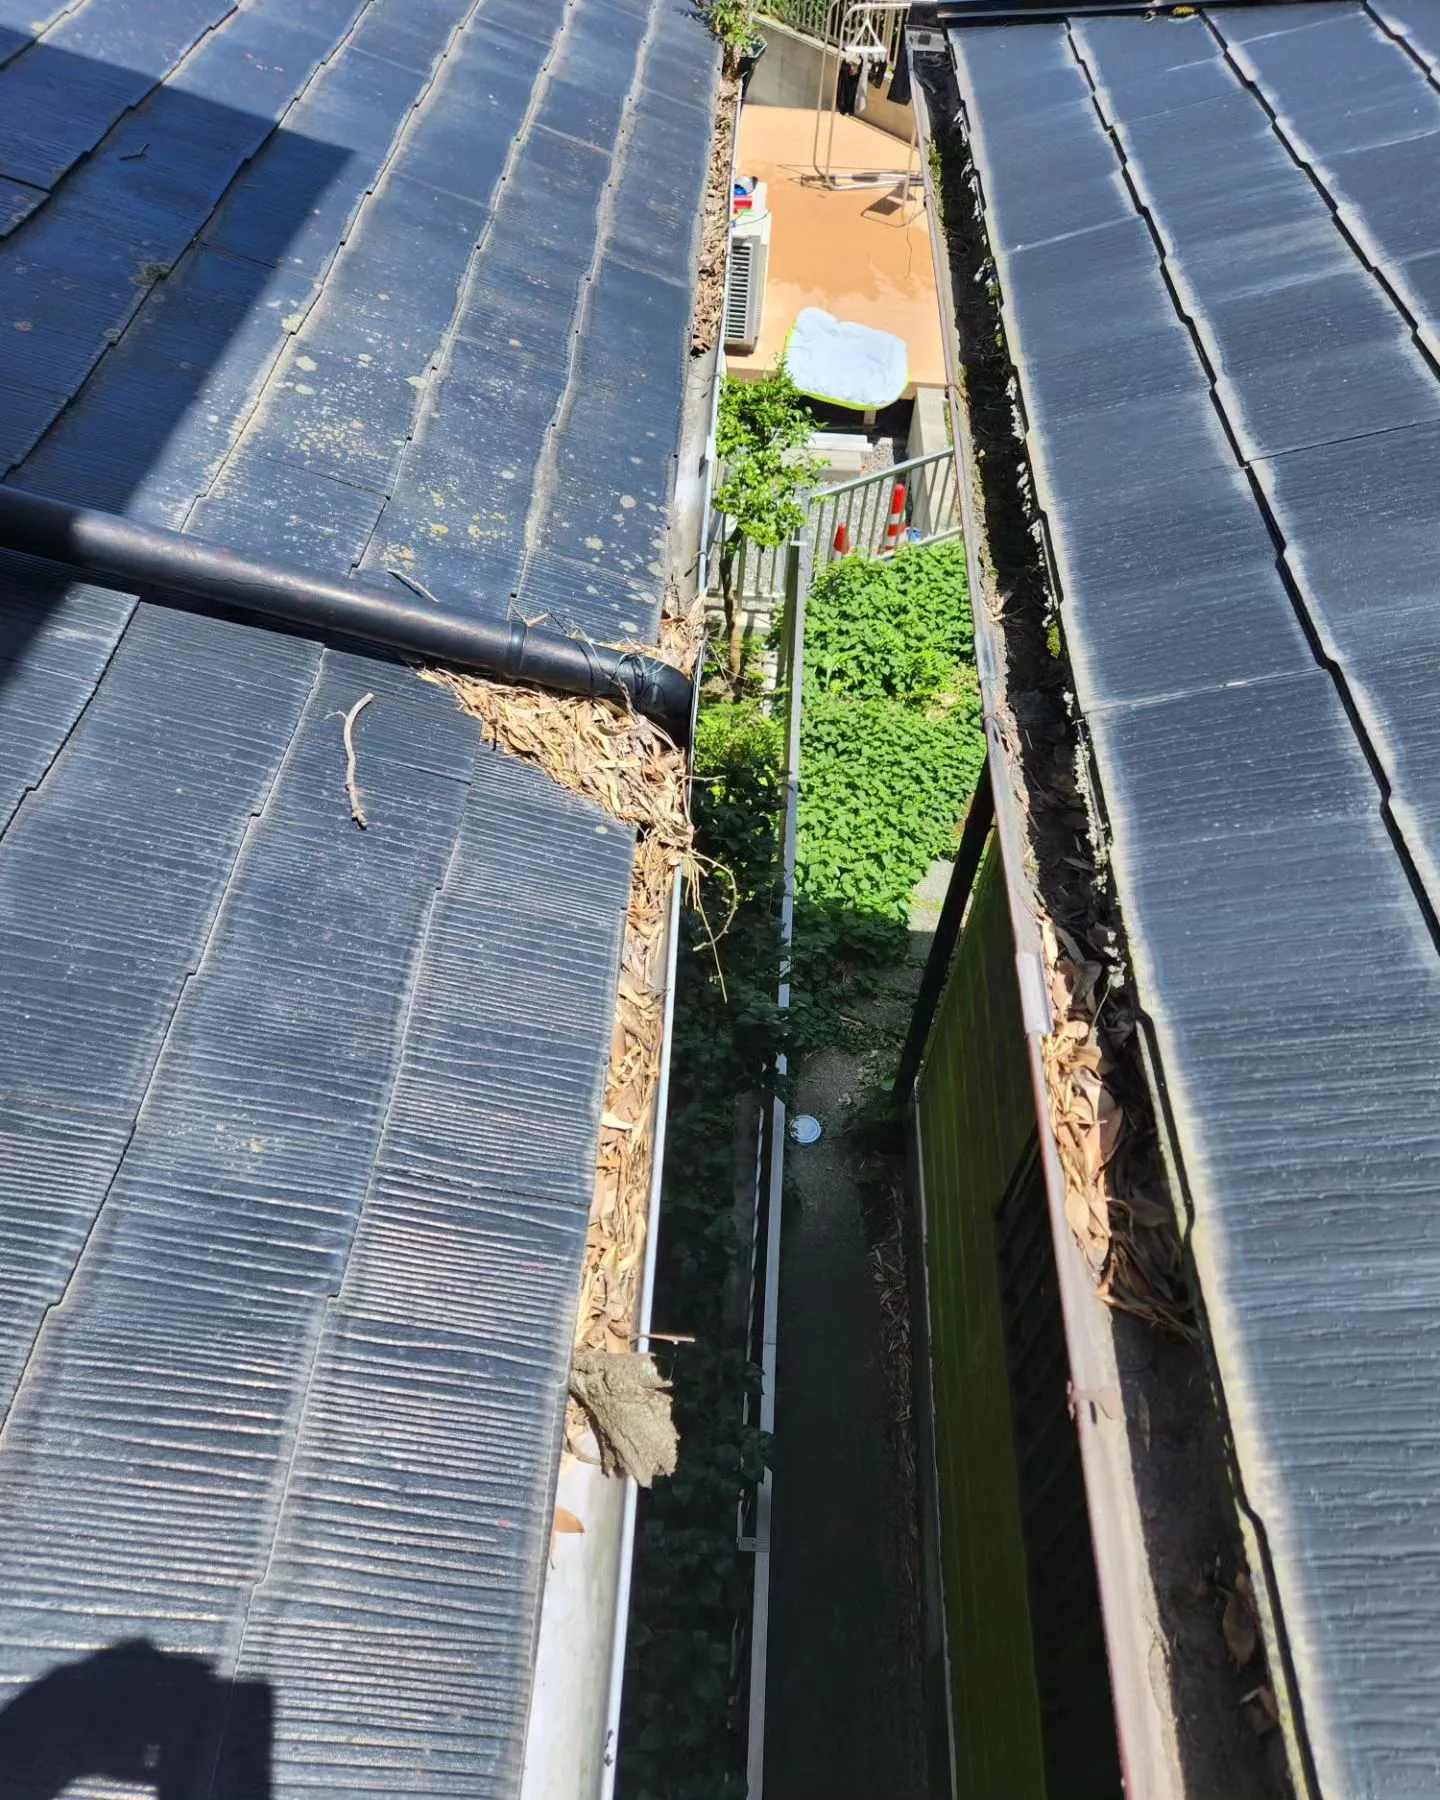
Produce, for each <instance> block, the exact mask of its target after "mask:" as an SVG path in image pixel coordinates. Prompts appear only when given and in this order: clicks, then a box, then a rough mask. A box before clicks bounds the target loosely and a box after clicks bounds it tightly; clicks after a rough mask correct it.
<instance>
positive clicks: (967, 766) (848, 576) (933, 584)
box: [797, 544, 985, 941]
mask: <svg viewBox="0 0 1440 1800" xmlns="http://www.w3.org/2000/svg"><path fill="white" fill-rule="evenodd" d="M974 645H975V637H974V625H973V621H972V619H971V614H970V596H969V590H968V586H967V583H966V578H965V555H964V551H963V549H962V547H961V546H960V545H959V544H939V545H935V546H932V547H924V546H922V547H919V548H915V549H909V550H902V551H900V552H899V553H898V554H897V555H896V556H895V557H893V558H892V559H890V560H889V561H888V562H874V561H871V560H869V559H868V558H863V557H846V558H844V559H842V560H841V561H839V562H835V563H832V564H831V565H830V567H829V568H827V569H826V570H824V571H823V572H822V573H821V575H820V576H819V577H818V579H817V580H816V582H815V584H814V586H813V588H812V590H811V593H810V596H809V599H808V601H807V605H806V620H805V707H804V711H803V714H802V717H801V738H800V838H799V854H798V866H797V890H798V893H799V896H800V898H801V900H802V901H803V902H805V903H806V904H807V906H809V907H811V908H820V909H822V910H824V911H826V912H827V913H829V914H830V915H831V916H832V919H833V920H834V921H835V922H836V923H839V924H842V925H843V924H844V923H845V921H846V920H847V919H848V920H850V921H853V924H854V925H855V927H856V928H857V934H858V936H859V937H860V938H861V939H867V941H868V934H867V933H866V932H865V930H864V927H865V926H866V925H867V924H882V923H883V924H887V925H903V924H904V922H905V920H906V917H907V915H908V911H909V904H910V894H911V890H912V889H913V888H914V886H915V884H916V883H917V882H918V881H919V880H920V878H921V877H922V876H923V875H924V873H925V871H926V870H927V869H928V868H929V866H930V864H931V863H932V862H933V861H934V860H935V858H936V857H937V856H945V855H947V854H948V853H949V852H950V851H951V850H952V849H953V848H954V844H955V834H956V829H957V825H958V822H959V820H960V819H961V817H962V815H963V814H964V811H965V803H966V801H967V799H968V798H969V795H970V793H971V792H972V790H973V789H974V786H975V781H976V778H977V777H978V775H979V773H980V767H981V764H982V762H983V760H984V756H985V739H984V732H983V728H982V724H981V709H980V691H979V684H978V682H977V681H976V679H975V671H974Z"/></svg>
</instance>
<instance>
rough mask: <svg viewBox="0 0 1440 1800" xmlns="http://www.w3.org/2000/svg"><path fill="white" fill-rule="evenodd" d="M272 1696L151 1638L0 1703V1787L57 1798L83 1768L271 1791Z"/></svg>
mask: <svg viewBox="0 0 1440 1800" xmlns="http://www.w3.org/2000/svg"><path fill="white" fill-rule="evenodd" d="M272 1726H273V1704H272V1700H271V1692H270V1687H269V1684H268V1683H267V1682H263V1681H244V1682H241V1681H230V1680H227V1679H225V1678H224V1677H222V1676H218V1675H216V1673H215V1671H214V1669H213V1667H212V1666H211V1664H210V1663H209V1662H207V1661H205V1660H204V1659H203V1658H201V1657H198V1656H176V1655H172V1654H171V1653H170V1652H168V1651H164V1650H157V1649H156V1647H155V1646H154V1645H153V1644H152V1643H149V1642H148V1641H147V1640H146V1639H144V1638H136V1639H132V1640H130V1641H128V1642H125V1643H120V1644H112V1645H110V1646H109V1647H108V1648H107V1649H105V1650H98V1651H96V1652H95V1654H94V1655H93V1656H87V1657H85V1658H84V1659H83V1660H82V1661H80V1662H73V1663H64V1664H62V1665H61V1666H60V1667H59V1668H56V1669H52V1670H51V1671H50V1673H49V1674H48V1675H43V1676H41V1677H40V1679H39V1680H38V1681H33V1682H31V1684H30V1685H29V1687H27V1688H24V1689H22V1690H21V1692H20V1693H19V1694H17V1695H16V1696H15V1698H14V1699H13V1700H12V1701H11V1702H10V1704H9V1705H8V1706H6V1707H5V1708H4V1709H3V1710H0V1796H3V1800H58V1797H59V1796H60V1795H62V1794H63V1793H64V1792H65V1790H66V1788H68V1787H69V1786H70V1784H71V1783H72V1782H75V1781H80V1780H82V1779H83V1778H84V1777H86V1776H101V1777H105V1778H108V1779H109V1780H112V1781H126V1782H135V1783H139V1784H141V1785H145V1784H148V1785H149V1786H150V1787H151V1788H152V1789H153V1790H154V1793H155V1796H156V1800H270V1748H271V1736H272Z"/></svg>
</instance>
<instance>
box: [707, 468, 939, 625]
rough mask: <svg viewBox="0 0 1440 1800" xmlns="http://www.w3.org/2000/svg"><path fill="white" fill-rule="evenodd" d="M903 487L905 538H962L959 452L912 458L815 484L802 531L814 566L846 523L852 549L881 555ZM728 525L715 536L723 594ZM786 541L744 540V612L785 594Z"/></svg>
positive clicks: (714, 585) (721, 524)
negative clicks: (766, 545)
mask: <svg viewBox="0 0 1440 1800" xmlns="http://www.w3.org/2000/svg"><path fill="white" fill-rule="evenodd" d="M897 482H903V483H904V484H905V517H904V529H903V530H902V533H901V542H902V543H911V544H934V543H939V542H942V541H943V540H944V539H946V538H954V537H959V535H960V506H959V494H958V492H957V490H956V486H955V457H954V453H953V452H952V451H950V450H936V451H932V452H931V454H930V455H929V456H912V457H911V458H910V460H909V461H908V462H903V463H895V464H894V465H893V466H892V467H890V468H888V469H880V470H878V471H877V472H876V473H875V474H873V475H859V476H856V477H855V478H854V479H853V480H851V481H841V482H837V483H836V484H835V485H834V486H833V487H823V488H817V489H816V490H815V492H814V493H812V494H811V496H810V500H809V504H808V506H807V507H806V514H805V525H804V528H803V530H802V532H801V536H802V537H803V538H804V540H805V541H806V543H807V544H808V545H809V546H810V547H811V549H812V551H813V556H814V564H815V567H816V569H817V570H819V569H821V568H823V567H824V566H825V564H826V563H828V562H830V561H831V560H832V559H833V558H834V556H835V554H836V551H835V540H836V534H837V532H838V531H839V528H840V526H841V525H843V526H844V527H845V534H846V535H845V541H846V546H847V548H848V550H849V551H851V552H854V553H858V554H860V555H862V556H883V555H884V554H885V550H886V538H887V534H888V532H889V527H890V515H891V509H892V506H893V504H894V499H895V484H896V483H897ZM727 527H728V521H727V520H724V519H722V520H719V521H717V529H716V531H715V533H714V536H713V538H712V540H711V561H710V565H709V569H710V579H709V582H708V584H707V585H708V588H709V591H710V592H711V593H712V594H714V593H718V592H719V588H720V577H719V545H720V542H721V540H722V538H723V537H724V534H725V531H726V529H727ZM788 553H789V546H788V545H785V544H782V545H781V546H780V547H779V548H778V549H776V550H761V549H759V548H757V547H756V546H755V545H754V544H751V543H749V542H748V541H747V542H742V544H741V545H740V548H739V551H738V552H737V554H736V558H735V591H736V593H737V594H738V595H739V597H740V602H741V606H742V608H743V609H744V610H745V611H746V612H753V611H755V610H757V609H759V610H762V611H763V610H765V609H768V608H770V607H773V606H774V605H775V604H776V603H777V602H778V601H779V600H781V599H782V598H783V596H784V593H785V573H786V568H787V562H786V558H787V556H788Z"/></svg>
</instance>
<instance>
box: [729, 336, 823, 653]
mask: <svg viewBox="0 0 1440 1800" xmlns="http://www.w3.org/2000/svg"><path fill="white" fill-rule="evenodd" d="M813 429H814V422H813V420H812V419H811V417H810V409H809V407H808V406H806V404H805V402H804V400H803V399H801V397H800V391H799V389H798V388H797V387H796V386H795V383H794V382H793V381H791V379H790V377H789V375H788V374H787V373H786V371H785V365H784V363H781V364H780V366H779V367H778V368H777V369H776V370H775V371H774V373H773V374H770V375H762V376H760V377H759V379H758V380H755V381H737V380H735V379H734V377H733V376H729V375H727V376H726V377H725V379H724V380H723V381H722V382H721V384H720V417H719V420H718V422H717V424H716V428H715V449H716V453H717V455H718V456H719V459H720V461H721V463H722V464H723V465H724V469H725V479H724V481H723V482H722V483H721V484H720V486H719V487H718V488H717V489H716V490H715V505H716V507H717V509H718V510H719V511H720V512H721V513H722V514H723V515H724V516H725V519H726V520H727V524H728V528H727V530H726V533H725V537H724V540H723V541H722V543H721V546H720V593H721V598H722V600H723V602H724V607H725V630H726V635H727V637H728V640H729V653H730V679H731V682H732V683H733V684H736V685H738V683H739V681H740V676H741V672H742V669H743V666H744V660H745V621H744V618H743V615H742V613H741V610H740V596H739V595H738V594H737V593H736V592H735V565H736V562H737V560H738V558H739V555H740V546H741V544H742V543H744V542H745V541H746V540H747V539H748V541H749V542H750V543H752V544H754V545H755V546H756V548H757V549H761V550H777V549H779V547H780V545H781V544H784V543H788V541H789V540H790V539H791V538H792V537H793V536H794V535H795V533H796V532H797V531H798V530H799V529H800V527H801V526H802V525H803V524H804V522H805V509H804V507H803V506H802V505H801V504H800V496H801V494H802V493H803V492H804V491H805V489H806V488H808V487H810V486H811V485H812V484H813V483H814V482H815V480H816V479H817V477H818V476H819V474H820V470H821V468H822V466H823V465H822V464H821V463H819V462H817V461H816V460H815V458H814V457H811V456H807V455H805V454H804V446H805V444H806V443H807V442H808V440H809V437H810V433H811V431H812V430H813Z"/></svg>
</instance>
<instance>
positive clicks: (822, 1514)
mask: <svg viewBox="0 0 1440 1800" xmlns="http://www.w3.org/2000/svg"><path fill="white" fill-rule="evenodd" d="M949 868H950V865H949V864H948V863H940V864H937V865H936V866H935V868H934V869H932V871H931V873H930V875H929V876H927V878H926V880H925V882H923V883H922V884H921V886H920V888H919V889H917V891H916V904H915V907H914V909H913V911H912V935H911V954H910V957H909V959H908V960H907V962H906V964H905V965H904V966H903V967H901V968H898V969H896V970H894V971H892V972H891V974H890V976H889V978H888V980H887V984H886V985H887V989H888V990H889V991H888V993H887V995H886V996H885V997H883V998H880V999H877V1000H876V1001H873V1002H870V1003H868V1005H867V1008H866V1010H867V1011H868V1012H870V1013H871V1015H872V1016H873V1017H874V1018H875V1020H876V1022H877V1024H879V1025H881V1026H886V1025H888V1026H889V1027H890V1028H891V1029H903V1025H904V1021H905V1019H906V1018H907V1017H908V1012H909V1005H910V1000H911V997H912V996H913V992H914V989H915V986H916V985H917V984H918V981H919V975H920V969H921V967H922V966H923V963H924V958H925V954H926V952H927V951H928V949H929V942H930V934H931V932H932V931H933V929H934V924H935V920H936V919H937V918H938V915H939V906H940V901H941V900H942V899H943V897H944V891H945V882H946V881H947V879H948V876H949ZM869 1074H870V1071H869V1070H867V1069H866V1068H865V1067H864V1066H863V1061H862V1059H861V1058H860V1057H858V1056H853V1055H849V1054H846V1053H844V1052H841V1051H838V1050H827V1051H825V1052H824V1053H822V1054H821V1055H818V1056H815V1057H812V1058H811V1059H810V1061H809V1062H808V1063H807V1064H806V1065H805V1067H804V1068H803V1069H802V1070H801V1071H800V1074H799V1078H798V1081H797V1084H796V1092H795V1101H794V1104H795V1108H796V1110H797V1111H800V1112H809V1113H813V1114H814V1115H815V1117H816V1118H818V1119H819V1120H820V1121H821V1123H822V1125H823V1126H824V1127H825V1133H824V1136H823V1137H822V1138H821V1139H820V1141H819V1143H817V1144H813V1145H808V1146H801V1145H798V1144H791V1145H789V1146H787V1154H786V1169H787V1176H788V1184H787V1185H788V1187H789V1189H790V1196H789V1211H788V1212H787V1215H786V1220H785V1228H784V1240H783V1244H782V1248H781V1264H780V1267H781V1287H780V1338H779V1351H778V1379H777V1387H776V1420H775V1460H774V1474H775V1492H774V1513H773V1537H772V1550H773V1554H772V1558H771V1618H770V1659H769V1669H770V1678H769V1685H768V1690H767V1694H766V1758H765V1793H766V1796H767V1800H820V1797H821V1796H823V1797H824V1800H925V1796H926V1795H927V1794H928V1792H929V1788H928V1785H927V1772H926V1764H925V1714H924V1705H923V1694H922V1687H921V1646H920V1627H919V1616H918V1591H917V1586H916V1571H915V1537H914V1533H915V1517H916V1515H915V1494H914V1491H913V1482H912V1477H911V1475H910V1472H909V1471H908V1470H907V1467H906V1462H905V1458H904V1456H903V1454H902V1453H901V1447H900V1445H899V1444H898V1443H897V1440H896V1434H895V1429H894V1427H895V1410H896V1409H895V1401H894V1393H895V1386H894V1379H893V1377H894V1372H893V1371H892V1370H891V1369H890V1367H889V1366H888V1361H889V1359H890V1357H891V1355H892V1352H893V1342H892V1339H891V1338H890V1337H889V1336H888V1335H887V1332H886V1329H885V1324H884V1314H883V1312H882V1306H881V1293H880V1289H879V1287H878V1285H877V1281H876V1278H875V1275H874V1272H873V1270H872V1264H871V1255H870V1249H871V1245H870V1238H869V1235H867V1223H868V1226H869V1229H870V1232H871V1233H873V1231H874V1227H875V1223H876V1219H875V1212H874V1208H873V1205H872V1207H871V1211H870V1216H869V1219H868V1222H867V1216H866V1205H865V1198H866V1191H867V1189H866V1182H867V1180H868V1182H869V1191H870V1192H871V1193H872V1194H873V1192H874V1191H875V1190H874V1183H875V1179H876V1177H877V1175H883V1174H884V1173H886V1171H885V1170H884V1169H883V1168H877V1166H876V1165H875V1162H874V1159H873V1157H872V1158H869V1159H868V1160H867V1159H866V1158H865V1156H864V1155H863V1153H862V1150H861V1147H860V1145H859V1144H858V1142H857V1140H856V1139H855V1138H854V1137H853V1136H852V1135H850V1134H849V1133H847V1130H846V1122H847V1114H848V1112H849V1110H850V1107H851V1103H852V1101H853V1099H855V1098H856V1097H858V1096H859V1095H860V1094H861V1093H862V1092H863V1090H864V1086H865V1082H866V1080H867V1078H868V1076H869ZM890 1173H892V1174H893V1173H894V1171H890ZM903 1385H904V1384H903V1383H902V1384H901V1386H902V1387H903Z"/></svg>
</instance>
